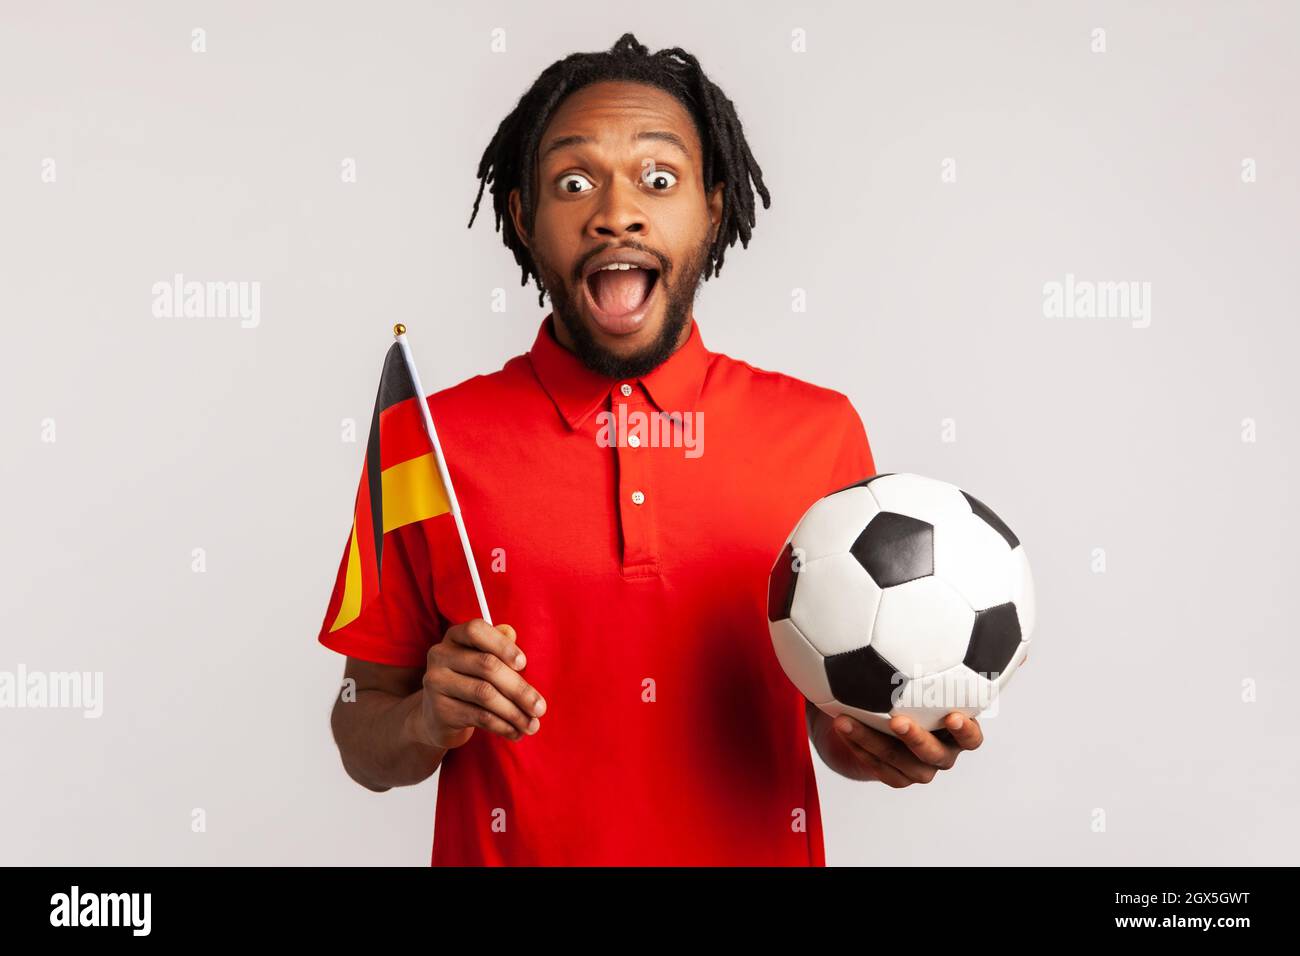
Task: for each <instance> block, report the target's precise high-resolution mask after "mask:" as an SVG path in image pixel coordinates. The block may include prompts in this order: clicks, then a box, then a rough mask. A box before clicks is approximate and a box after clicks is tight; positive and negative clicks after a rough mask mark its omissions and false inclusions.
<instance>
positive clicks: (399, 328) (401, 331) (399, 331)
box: [393, 322, 406, 335]
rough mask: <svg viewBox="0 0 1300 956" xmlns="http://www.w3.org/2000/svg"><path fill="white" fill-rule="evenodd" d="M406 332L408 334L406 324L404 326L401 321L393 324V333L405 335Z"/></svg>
mask: <svg viewBox="0 0 1300 956" xmlns="http://www.w3.org/2000/svg"><path fill="white" fill-rule="evenodd" d="M405 334H406V326H404V325H403V324H402V323H401V322H398V323H397V324H396V325H394V326H393V335H405Z"/></svg>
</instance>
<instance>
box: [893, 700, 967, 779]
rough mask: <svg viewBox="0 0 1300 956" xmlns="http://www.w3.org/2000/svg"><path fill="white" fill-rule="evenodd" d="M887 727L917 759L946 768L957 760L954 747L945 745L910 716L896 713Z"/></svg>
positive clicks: (941, 768)
mask: <svg viewBox="0 0 1300 956" xmlns="http://www.w3.org/2000/svg"><path fill="white" fill-rule="evenodd" d="M889 729H890V730H892V731H893V732H894V733H895V734H897V735H898V739H899V740H901V741H902V742H903V743H904V744H905V745H906V746H907V748H908V749H909V750H910V751H912V753H914V754H916V757H917V759H918V760H921V761H923V762H925V763H927V764H930V766H932V767H938V768H939V769H940V770H947V769H948V768H950V767H951V766H952V765H953V764H954V763H955V762H956V760H957V754H956V748H955V747H953V746H952V745H945V744H944V743H943V741H941V740H939V739H938V738H936V737H935V736H934V734H932V733H930V732H929V731H928V730H922V729H921V726H920V725H919V724H918V723H917V722H916V721H915V720H912V719H911V718H910V717H904V716H902V715H901V714H900V715H896V716H895V717H893V718H892V719H891V720H890V721H889Z"/></svg>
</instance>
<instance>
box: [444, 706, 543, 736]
mask: <svg viewBox="0 0 1300 956" xmlns="http://www.w3.org/2000/svg"><path fill="white" fill-rule="evenodd" d="M441 706H442V708H443V713H444V714H445V716H446V718H447V719H446V720H445V721H444V722H445V723H446V724H447V726H448V727H481V728H483V729H484V730H490V731H491V732H492V733H494V734H500V735H501V736H502V737H508V738H509V739H511V740H518V739H520V738H521V737H523V734H521V733H520V732H519V728H518V727H516V726H514V725H513V724H511V723H510V722H508V721H505V720H502V719H501V718H500V717H498V716H497V715H496V714H494V713H492V711H490V710H484V709H483V708H482V707H477V706H475V705H474V704H467V703H465V702H464V701H463V700H457V699H456V698H454V697H443V698H442V704H441Z"/></svg>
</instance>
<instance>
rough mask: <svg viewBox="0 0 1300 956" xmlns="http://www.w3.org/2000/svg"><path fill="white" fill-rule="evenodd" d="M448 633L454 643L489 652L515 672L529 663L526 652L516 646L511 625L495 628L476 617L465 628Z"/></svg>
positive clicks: (454, 629)
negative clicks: (525, 655)
mask: <svg viewBox="0 0 1300 956" xmlns="http://www.w3.org/2000/svg"><path fill="white" fill-rule="evenodd" d="M447 633H448V635H449V636H451V638H452V641H453V643H459V644H461V645H462V646H464V647H473V648H476V649H478V650H480V651H489V652H490V653H492V654H495V655H496V656H497V657H499V658H501V659H502V660H503V661H505V662H506V663H507V664H509V665H510V666H511V667H513V668H514V669H515V670H522V669H523V667H524V665H525V664H526V663H527V659H526V658H525V657H524V652H523V651H521V650H520V649H519V647H518V645H516V644H515V629H514V628H513V627H511V626H510V625H509V624H499V625H497V626H496V627H493V626H492V625H490V624H488V622H487V621H485V620H483V619H482V618H481V617H476V618H474V620H472V621H469V622H468V623H467V624H466V625H465V626H464V627H462V628H452V629H451V630H449V631H448V632H447Z"/></svg>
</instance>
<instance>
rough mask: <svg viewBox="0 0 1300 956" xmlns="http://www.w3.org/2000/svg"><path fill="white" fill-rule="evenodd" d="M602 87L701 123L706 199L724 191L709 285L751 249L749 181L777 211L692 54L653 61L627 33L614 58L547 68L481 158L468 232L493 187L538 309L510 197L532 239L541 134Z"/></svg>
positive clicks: (729, 113)
mask: <svg viewBox="0 0 1300 956" xmlns="http://www.w3.org/2000/svg"><path fill="white" fill-rule="evenodd" d="M600 80H631V81H635V82H641V83H647V84H650V85H651V86H656V87H658V88H660V89H662V90H664V91H665V92H667V93H669V94H671V95H672V96H674V97H676V98H677V100H678V101H679V102H681V104H682V105H683V106H684V107H686V110H687V112H688V113H690V115H691V118H692V119H693V120H694V121H695V128H696V131H697V132H698V133H699V137H700V145H701V147H702V149H703V151H704V187H705V191H706V192H707V191H710V190H712V188H713V187H714V186H715V185H716V184H717V183H718V182H719V181H722V182H724V183H725V186H724V187H723V207H722V221H721V223H719V227H718V233H717V237H716V238H715V239H714V241H713V245H712V247H711V248H710V249H709V262H708V267H707V268H706V269H705V270H704V278H705V280H706V281H707V280H708V278H709V272H710V270H712V272H713V274H714V275H715V276H716V275H718V274H719V273H720V272H721V271H722V260H723V258H724V257H725V255H726V251H727V247H728V246H734V245H735V244H736V239H737V238H739V239H740V243H741V245H742V246H743V247H744V248H748V247H749V237H750V234H751V232H752V230H753V226H754V192H753V190H752V189H751V188H750V179H751V178H752V179H753V181H754V188H755V189H757V190H758V194H759V195H760V196H762V197H763V208H765V209H766V208H768V207H769V206H771V204H772V202H771V196H770V195H769V194H768V191H767V187H766V186H765V185H764V184H763V171H762V170H761V169H760V168H759V166H758V163H757V162H756V161H755V160H754V154H753V153H751V152H750V151H749V143H748V142H746V140H745V131H744V128H743V127H742V126H741V124H740V118H739V117H738V116H737V115H736V108H735V106H734V104H732V102H731V100H729V99H728V98H727V96H726V94H725V93H723V92H722V90H720V89H719V88H718V87H717V85H716V84H715V83H714V82H713V81H712V80H710V79H709V78H708V77H707V76H705V74H704V71H703V70H701V69H700V64H699V62H698V61H697V60H696V59H695V57H693V56H691V54H689V53H687V52H686V51H685V50H682V49H681V48H680V47H673V48H671V49H664V50H660V51H659V52H658V53H655V54H653V55H652V54H651V53H650V49H649V47H646V46H643V45H642V44H641V43H639V42H637V39H636V37H635V36H633V35H632V34H631V33H624V34H623V35H622V36H621V37H619V38H618V42H616V43H615V44H614V45H613V46H612V47H610V48H609V50H608V51H605V52H601V53H573V54H570V55H569V56H566V57H565V58H564V59H562V60H557V61H556V62H554V63H552V64H551V65H550V66H549V67H547V68H546V69H545V70H544V71H543V72H542V74H541V76H539V77H538V78H537V80H536V82H534V83H533V85H532V88H531V89H529V90H528V92H526V93H525V94H524V95H523V96H522V97H520V99H519V102H518V103H517V104H516V105H515V108H514V109H513V110H512V111H511V112H510V115H508V116H507V117H506V118H505V119H503V120H502V121H501V125H500V126H498V127H497V131H496V134H495V135H494V136H493V137H492V142H490V143H488V146H487V149H485V150H484V151H483V158H482V159H480V160H479V164H478V173H477V175H478V178H479V186H478V195H477V196H476V197H475V198H474V210H473V212H472V213H471V214H470V217H469V225H471V226H473V225H474V217H475V216H477V215H478V206H479V200H481V199H482V198H483V187H484V186H486V185H487V184H488V183H491V184H492V208H493V210H494V211H495V212H496V228H497V230H499V231H500V232H501V238H502V241H503V242H504V243H505V245H506V248H507V249H509V250H510V251H511V252H513V253H514V256H515V262H517V263H518V264H519V266H520V268H521V269H522V270H523V275H522V277H521V278H520V282H519V284H520V285H527V284H528V277H529V276H530V275H531V276H532V277H533V281H534V282H535V283H536V284H537V290H538V294H537V304H538V305H539V306H540V305H542V303H543V299H544V295H545V289H544V288H543V286H542V280H541V277H540V276H539V275H538V274H537V269H536V267H535V266H534V265H533V260H532V257H531V256H530V255H529V252H528V248H527V247H526V246H525V245H524V244H523V242H521V241H520V239H519V236H518V235H517V234H516V233H515V229H514V223H513V221H512V220H511V218H510V214H509V209H510V207H509V197H510V192H511V190H513V189H518V190H519V193H520V197H519V198H520V200H521V205H522V207H523V218H524V221H525V222H526V223H527V224H528V229H529V230H530V231H531V229H532V226H533V217H534V215H535V212H536V209H535V206H534V201H535V197H534V196H533V174H534V172H535V166H536V156H537V148H538V141H539V140H540V139H541V136H542V131H543V130H544V129H545V128H546V124H547V122H548V121H549V120H550V118H551V115H552V114H553V113H554V112H555V110H556V109H557V108H558V107H559V105H560V103H561V102H562V101H563V100H564V98H565V97H566V96H568V95H569V94H570V93H573V92H575V91H576V90H579V89H581V88H582V87H584V86H587V85H589V84H591V83H595V82H598V81H600Z"/></svg>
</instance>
